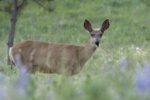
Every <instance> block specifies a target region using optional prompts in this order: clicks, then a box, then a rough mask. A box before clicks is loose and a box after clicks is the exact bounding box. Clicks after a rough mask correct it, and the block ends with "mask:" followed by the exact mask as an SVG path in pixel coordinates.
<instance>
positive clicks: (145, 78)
mask: <svg viewBox="0 0 150 100" xmlns="http://www.w3.org/2000/svg"><path fill="white" fill-rule="evenodd" d="M53 6H54V7H55V10H54V11H53V12H50V13H49V12H47V11H45V10H44V9H42V8H40V7H39V6H37V5H36V4H35V3H33V2H30V3H29V4H28V6H27V7H25V9H24V10H23V11H22V12H21V14H20V15H19V17H18V21H17V26H16V33H15V44H16V43H19V42H20V41H23V40H40V41H51V42H57V43H73V44H80V45H83V44H85V43H86V42H87V41H88V39H89V34H88V33H87V32H86V31H85V29H84V27H83V22H84V19H85V18H87V19H89V20H90V21H91V23H92V26H93V27H100V25H101V23H102V21H103V20H105V19H106V18H109V19H110V20H111V23H110V25H111V26H110V28H109V29H108V30H107V31H106V32H105V34H104V36H103V38H102V42H101V46H100V47H99V48H98V50H97V51H96V52H95V53H94V55H93V56H92V58H91V59H90V60H89V61H88V62H87V63H86V65H85V67H84V68H83V70H82V71H81V72H80V73H79V74H77V75H75V76H72V77H64V76H61V75H57V74H43V73H39V72H37V73H35V74H34V75H33V74H27V73H25V72H23V73H22V74H23V75H22V76H19V75H18V71H17V70H16V69H15V68H13V69H12V70H11V69H10V66H8V65H7V46H6V43H7V41H8V33H9V27H10V26H9V25H10V18H11V16H10V15H9V14H7V13H5V12H0V20H1V24H0V40H1V42H0V100H20V99H22V100H49V99H50V100H93V99H94V100H149V99H150V96H149V92H150V82H149V81H150V79H149V76H150V63H149V61H150V54H149V52H150V45H149V44H150V28H149V26H150V23H149V20H150V18H149V16H150V13H148V11H149V10H150V6H149V1H148V0H93V1H91V0H74V1H73V0H55V1H54V5H53ZM25 83H26V84H25Z"/></svg>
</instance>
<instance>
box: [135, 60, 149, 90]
mask: <svg viewBox="0 0 150 100" xmlns="http://www.w3.org/2000/svg"><path fill="white" fill-rule="evenodd" d="M136 85H137V88H138V89H139V90H140V91H142V92H145V91H147V90H150V64H149V63H148V62H145V64H144V69H143V70H142V68H138V71H137V79H136Z"/></svg>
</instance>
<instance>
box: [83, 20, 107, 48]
mask: <svg viewBox="0 0 150 100" xmlns="http://www.w3.org/2000/svg"><path fill="white" fill-rule="evenodd" d="M84 28H85V29H86V30H87V31H88V32H89V33H90V35H91V43H92V44H94V45H96V47H98V46H99V43H100V40H101V38H102V36H103V33H104V31H105V30H106V29H108V28H109V19H106V20H105V21H104V22H103V23H102V25H101V28H99V29H93V28H92V25H91V23H90V22H89V21H88V20H87V19H85V21H84Z"/></svg>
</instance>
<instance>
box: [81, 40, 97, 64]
mask: <svg viewBox="0 0 150 100" xmlns="http://www.w3.org/2000/svg"><path fill="white" fill-rule="evenodd" d="M96 48H97V47H96V45H95V44H93V43H92V41H91V40H89V41H88V43H87V44H85V45H84V47H83V50H82V52H81V54H80V55H82V57H81V66H83V65H84V64H85V62H86V61H87V60H88V59H89V58H90V57H91V56H92V55H93V53H94V52H95V50H96Z"/></svg>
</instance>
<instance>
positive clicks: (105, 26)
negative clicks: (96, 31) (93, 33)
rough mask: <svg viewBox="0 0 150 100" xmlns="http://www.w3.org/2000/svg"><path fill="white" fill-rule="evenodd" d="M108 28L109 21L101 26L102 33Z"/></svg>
mask: <svg viewBox="0 0 150 100" xmlns="http://www.w3.org/2000/svg"><path fill="white" fill-rule="evenodd" d="M108 28H109V19H106V20H105V21H104V22H103V24H102V26H101V32H104V31H105V30H106V29H108Z"/></svg>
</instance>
